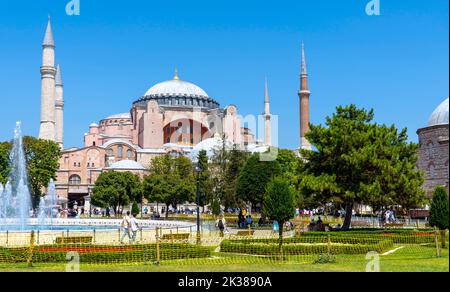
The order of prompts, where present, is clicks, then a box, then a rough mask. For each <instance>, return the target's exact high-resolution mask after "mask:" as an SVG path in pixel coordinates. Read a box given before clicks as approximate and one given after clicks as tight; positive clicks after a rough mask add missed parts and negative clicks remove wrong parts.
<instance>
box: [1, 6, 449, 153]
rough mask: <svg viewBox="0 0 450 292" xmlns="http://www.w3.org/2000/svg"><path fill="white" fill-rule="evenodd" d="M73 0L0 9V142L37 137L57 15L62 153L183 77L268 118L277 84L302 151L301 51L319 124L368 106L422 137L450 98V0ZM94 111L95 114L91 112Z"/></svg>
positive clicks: (289, 132) (288, 138)
mask: <svg viewBox="0 0 450 292" xmlns="http://www.w3.org/2000/svg"><path fill="white" fill-rule="evenodd" d="M68 2H69V0H39V1H31V0H29V1H25V0H24V1H1V2H0V65H1V68H2V70H0V80H1V82H0V98H1V103H0V104H1V107H0V125H1V126H0V141H2V140H7V139H9V138H10V137H11V136H12V132H13V128H14V125H15V121H17V120H21V121H22V122H23V128H24V129H23V131H24V132H25V133H26V134H28V135H37V134H38V131H39V107H40V74H39V67H40V65H41V43H42V39H43V36H44V30H45V26H46V22H47V15H48V14H51V16H52V22H53V32H54V35H55V41H56V45H57V48H56V49H57V62H58V63H60V64H61V67H62V73H63V79H64V85H65V88H64V89H65V102H66V108H65V146H67V147H69V146H82V143H83V134H84V133H85V132H86V131H87V130H88V125H89V124H90V123H91V122H94V121H96V122H98V121H99V120H100V119H102V118H103V117H106V116H108V115H111V114H115V113H121V112H127V111H128V110H129V108H130V106H131V103H132V102H133V101H134V100H136V99H137V98H139V97H140V96H142V95H143V94H144V93H145V92H146V91H147V89H148V88H150V87H151V86H152V85H154V84H156V83H158V82H161V81H164V80H167V79H171V77H172V76H173V70H174V68H175V67H178V68H179V71H180V77H181V78H182V79H184V80H187V81H191V82H194V83H196V84H197V85H199V86H200V87H202V88H203V89H204V90H205V91H206V92H208V94H209V95H210V96H212V97H214V98H215V99H217V100H218V101H219V102H220V103H221V105H222V106H226V105H228V104H236V105H237V106H238V108H239V111H240V113H241V114H243V115H247V114H260V113H261V112H262V110H263V97H264V96H263V94H264V78H265V76H267V77H268V79H269V88H270V96H271V100H272V112H273V113H274V114H278V115H279V127H280V131H279V144H280V146H282V147H285V148H291V149H293V148H296V147H298V145H299V143H300V142H299V137H298V136H299V134H298V133H299V121H298V120H299V118H298V115H299V114H298V107H299V106H298V103H299V102H298V97H297V90H298V87H299V80H298V75H299V70H300V69H299V66H300V44H301V42H302V41H304V42H305V45H306V54H307V62H308V70H309V74H310V89H311V91H312V95H311V122H312V123H314V124H318V123H323V122H324V120H325V117H326V116H328V115H331V114H332V113H333V111H334V109H335V107H336V106H337V105H341V104H350V103H355V104H357V105H358V106H360V107H365V108H374V109H375V113H376V121H377V122H379V123H387V124H392V123H395V124H396V125H397V126H398V127H400V128H404V127H407V128H408V129H409V135H410V139H411V140H412V141H417V135H416V130H417V129H418V128H420V127H423V126H425V125H426V123H427V120H428V118H429V116H430V115H431V112H432V111H433V110H434V108H435V107H437V106H438V105H439V104H440V103H441V102H442V101H443V100H444V99H445V98H447V97H448V95H449V83H448V80H449V76H448V75H449V67H448V66H449V60H448V57H449V39H448V34H449V31H448V30H449V27H448V21H449V19H448V10H449V7H448V5H449V4H448V1H447V0H409V1H404V0H380V4H381V15H380V16H371V17H370V16H368V15H367V14H366V13H365V6H366V4H367V3H368V2H369V0H345V1H331V0H315V1H310V0H292V1H291V0H283V1H281V0H278V1H274V0H264V1H262V0H260V1H254V0H239V1H238V0H226V1H225V0H215V1H195V0H191V1H179V0H171V1H162V0H159V1H153V0H152V1H149V0H145V1H144V0H142V1H138V0H128V1H109V0H80V3H81V11H80V12H81V15H80V16H68V15H66V13H65V6H66V4H67V3H68ZM87 103H89V104H91V105H92V106H91V107H87V106H86V104H87Z"/></svg>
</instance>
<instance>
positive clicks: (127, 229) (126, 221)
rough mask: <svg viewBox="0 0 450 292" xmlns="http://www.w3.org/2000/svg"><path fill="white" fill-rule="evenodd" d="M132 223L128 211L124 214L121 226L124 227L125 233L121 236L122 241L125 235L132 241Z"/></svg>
mask: <svg viewBox="0 0 450 292" xmlns="http://www.w3.org/2000/svg"><path fill="white" fill-rule="evenodd" d="M130 225H131V219H130V211H127V214H126V215H125V216H123V219H122V223H121V225H120V227H122V230H123V233H122V236H121V237H120V243H121V244H122V243H123V239H124V238H125V236H128V239H129V240H130V241H131V234H130Z"/></svg>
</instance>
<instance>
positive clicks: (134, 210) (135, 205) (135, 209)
mask: <svg viewBox="0 0 450 292" xmlns="http://www.w3.org/2000/svg"><path fill="white" fill-rule="evenodd" d="M139 213H141V210H140V209H139V205H138V203H137V202H133V205H132V207H131V214H133V216H135V215H138V214H139Z"/></svg>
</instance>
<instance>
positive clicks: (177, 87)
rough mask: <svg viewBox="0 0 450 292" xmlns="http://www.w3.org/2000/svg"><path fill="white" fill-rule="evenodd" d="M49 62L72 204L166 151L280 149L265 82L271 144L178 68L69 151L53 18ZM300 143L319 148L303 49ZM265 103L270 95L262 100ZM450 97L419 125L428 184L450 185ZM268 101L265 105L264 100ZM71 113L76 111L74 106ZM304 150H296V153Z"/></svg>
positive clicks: (46, 91)
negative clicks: (102, 179) (312, 130)
mask: <svg viewBox="0 0 450 292" xmlns="http://www.w3.org/2000/svg"><path fill="white" fill-rule="evenodd" d="M42 48H43V64H42V67H41V85H42V87H41V121H40V131H39V138H41V139H45V140H51V141H55V142H57V143H59V144H60V146H61V148H62V149H63V151H62V157H61V159H60V168H59V170H58V172H57V181H56V190H57V194H58V197H59V198H60V199H63V200H66V201H67V202H68V203H69V205H68V207H69V208H71V207H72V206H71V204H73V202H77V204H78V205H79V206H80V205H84V202H85V200H89V197H90V194H91V192H92V188H93V187H94V184H95V181H96V180H97V178H98V177H99V175H100V174H101V173H102V172H104V171H131V172H134V173H136V174H139V175H140V176H141V177H143V176H145V175H147V174H149V171H148V168H149V166H150V163H151V160H152V159H153V158H154V157H156V156H158V155H164V154H171V155H175V156H177V155H183V156H187V157H190V158H191V159H195V156H196V154H197V153H198V152H199V151H200V150H207V151H211V149H212V148H213V147H215V146H217V145H221V143H222V137H226V139H227V143H229V144H230V145H237V146H239V147H241V149H245V150H247V151H250V152H265V151H267V149H268V147H270V146H272V145H273V143H272V137H271V136H272V135H271V134H272V129H271V112H270V98H269V91H268V85H267V80H266V83H265V95H264V111H263V114H262V117H263V118H262V120H263V121H264V127H263V129H264V135H262V136H263V137H264V138H263V139H261V140H263V141H260V140H258V139H257V138H256V137H255V134H254V133H253V131H252V129H250V128H247V127H244V123H243V121H242V120H241V118H240V116H239V113H238V107H237V106H236V105H228V106H226V107H221V105H220V104H219V103H218V102H217V101H216V100H215V99H214V98H212V97H210V96H209V95H208V94H207V93H206V91H205V90H203V89H202V88H200V87H199V86H197V85H195V84H193V83H190V82H187V81H183V80H181V78H180V74H178V72H177V71H175V74H174V76H173V78H172V79H171V80H168V81H164V82H161V83H158V84H156V85H154V86H153V87H151V88H150V89H149V90H148V91H147V92H146V93H144V94H143V95H142V96H141V97H138V98H136V100H135V101H134V102H132V104H131V108H130V109H129V111H127V112H125V111H124V113H119V114H113V115H111V116H108V117H106V118H104V119H102V120H101V121H99V122H98V123H92V124H91V125H89V129H88V132H87V133H86V134H85V135H84V146H83V147H82V148H64V147H63V146H64V130H63V129H64V94H63V93H64V91H63V81H62V74H61V67H60V66H59V65H57V66H56V62H55V41H54V38H53V32H52V27H51V21H50V18H49V20H48V24H47V29H46V32H45V37H44V42H43V45H42ZM297 94H298V97H299V113H300V115H299V116H300V141H301V145H300V148H306V149H312V147H311V145H310V144H309V142H308V141H307V139H306V138H305V135H306V133H307V132H308V131H309V121H310V116H309V101H310V94H311V93H310V91H309V88H308V73H307V69H306V58H305V49H304V46H302V56H301V73H300V90H299V91H298V92H297ZM261 100H262V99H261ZM448 102H449V100H448V99H447V100H446V101H444V102H443V103H442V104H441V105H440V106H439V107H438V108H437V109H436V111H435V112H434V113H433V114H432V116H431V118H430V121H429V123H428V125H427V126H426V127H424V128H423V129H420V130H418V135H419V143H420V153H419V162H418V167H419V168H420V169H421V170H423V171H424V173H425V176H426V183H425V185H424V188H425V189H426V190H427V193H428V194H430V193H431V192H432V190H433V189H434V187H436V186H438V185H443V186H446V187H447V188H448V186H449V150H448V147H449V145H448V144H449V120H448V107H449V104H448ZM261 104H262V103H261ZM69 110H70V109H69ZM294 151H296V150H294Z"/></svg>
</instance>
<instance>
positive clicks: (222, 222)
mask: <svg viewBox="0 0 450 292" xmlns="http://www.w3.org/2000/svg"><path fill="white" fill-rule="evenodd" d="M216 227H217V228H218V229H219V232H220V237H224V231H225V229H226V221H225V218H224V216H223V215H220V217H219V219H217V221H216Z"/></svg>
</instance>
